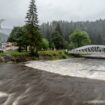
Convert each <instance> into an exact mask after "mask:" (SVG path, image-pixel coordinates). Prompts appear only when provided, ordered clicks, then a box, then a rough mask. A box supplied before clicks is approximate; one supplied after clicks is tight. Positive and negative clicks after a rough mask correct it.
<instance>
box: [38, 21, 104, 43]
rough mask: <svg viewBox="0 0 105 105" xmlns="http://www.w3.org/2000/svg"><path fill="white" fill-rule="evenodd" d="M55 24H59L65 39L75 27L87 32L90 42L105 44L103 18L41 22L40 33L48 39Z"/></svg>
mask: <svg viewBox="0 0 105 105" xmlns="http://www.w3.org/2000/svg"><path fill="white" fill-rule="evenodd" d="M57 24H59V26H60V29H61V32H62V34H63V36H64V38H65V39H66V40H68V36H69V35H70V34H71V33H72V32H73V31H74V30H75V29H80V30H82V31H86V32H87V33H88V34H89V36H90V38H91V41H92V44H105V20H101V19H100V20H97V21H92V22H90V21H86V22H67V21H53V22H52V23H43V24H42V25H41V26H40V28H41V32H42V34H43V35H45V36H46V37H47V38H48V39H49V38H50V36H51V34H52V33H53V31H54V30H55V28H56V26H57Z"/></svg>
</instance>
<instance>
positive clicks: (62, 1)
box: [0, 0, 105, 27]
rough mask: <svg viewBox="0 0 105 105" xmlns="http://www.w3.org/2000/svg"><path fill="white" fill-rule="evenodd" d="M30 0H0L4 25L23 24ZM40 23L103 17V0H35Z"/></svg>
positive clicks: (104, 8) (104, 9) (104, 2)
mask: <svg viewBox="0 0 105 105" xmlns="http://www.w3.org/2000/svg"><path fill="white" fill-rule="evenodd" d="M29 2H30V0H0V18H4V19H6V21H5V22H4V23H3V26H5V27H13V26H18V25H22V24H24V21H25V16H26V13H27V10H28V7H29ZM36 4H37V8H38V17H39V22H40V24H41V23H43V22H47V21H52V20H67V21H71V20H72V21H82V20H83V21H86V20H92V21H93V20H96V19H100V18H101V19H105V0H36Z"/></svg>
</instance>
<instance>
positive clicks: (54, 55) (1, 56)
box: [0, 50, 69, 62]
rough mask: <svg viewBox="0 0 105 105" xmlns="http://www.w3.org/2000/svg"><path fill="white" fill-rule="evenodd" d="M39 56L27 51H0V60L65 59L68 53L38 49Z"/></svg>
mask: <svg viewBox="0 0 105 105" xmlns="http://www.w3.org/2000/svg"><path fill="white" fill-rule="evenodd" d="M38 54H39V57H35V56H31V55H30V53H29V52H18V51H6V52H4V53H0V61H1V62H2V61H4V62H8V61H13V62H24V61H29V60H57V59H66V58H68V57H69V56H68V54H67V53H66V52H65V51H64V50H47V51H39V52H38Z"/></svg>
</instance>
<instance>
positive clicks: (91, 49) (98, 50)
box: [69, 45, 105, 58]
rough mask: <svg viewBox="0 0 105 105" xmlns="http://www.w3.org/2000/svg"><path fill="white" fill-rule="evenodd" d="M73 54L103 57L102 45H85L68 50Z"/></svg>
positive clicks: (104, 54)
mask: <svg viewBox="0 0 105 105" xmlns="http://www.w3.org/2000/svg"><path fill="white" fill-rule="evenodd" d="M69 53H70V54H73V55H82V56H84V57H96V58H105V46H104V45H87V46H83V47H80V48H76V49H73V50H71V51H69Z"/></svg>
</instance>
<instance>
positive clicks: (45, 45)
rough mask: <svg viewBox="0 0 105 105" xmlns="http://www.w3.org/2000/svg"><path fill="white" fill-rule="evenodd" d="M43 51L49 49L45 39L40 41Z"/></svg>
mask: <svg viewBox="0 0 105 105" xmlns="http://www.w3.org/2000/svg"><path fill="white" fill-rule="evenodd" d="M41 47H42V48H43V49H44V50H47V49H48V48H49V41H48V40H47V39H46V38H43V39H42V46H41Z"/></svg>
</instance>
